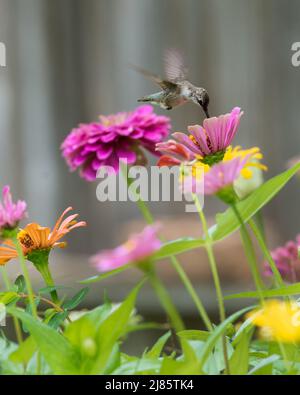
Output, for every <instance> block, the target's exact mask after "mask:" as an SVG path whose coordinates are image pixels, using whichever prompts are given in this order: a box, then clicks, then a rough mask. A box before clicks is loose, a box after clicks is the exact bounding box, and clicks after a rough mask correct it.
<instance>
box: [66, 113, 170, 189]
mask: <svg viewBox="0 0 300 395" xmlns="http://www.w3.org/2000/svg"><path fill="white" fill-rule="evenodd" d="M170 127H171V126H170V120H169V118H168V117H165V116H160V115H156V114H155V113H154V112H153V108H152V107H151V106H149V105H144V106H140V107H138V108H137V109H135V110H134V111H132V112H122V113H118V114H115V115H109V116H100V119H99V121H98V122H93V123H90V124H81V125H79V126H78V127H77V128H75V129H73V130H72V132H71V133H70V134H69V135H68V136H67V138H66V139H65V141H64V142H63V143H62V146H61V150H62V154H63V157H64V158H65V160H66V161H67V164H68V166H69V168H70V170H71V171H75V170H77V169H80V175H81V176H82V177H83V178H84V179H85V180H87V181H94V180H95V179H96V175H97V171H98V169H99V168H100V167H101V166H110V167H111V168H112V169H113V170H114V171H115V172H118V171H119V160H121V159H126V161H127V163H128V164H130V165H133V164H145V161H146V158H145V155H144V153H143V151H142V150H141V148H144V149H146V150H148V151H150V152H151V153H153V154H157V152H156V151H155V145H156V143H158V142H160V141H162V140H163V139H164V138H165V137H166V136H167V135H168V134H169V131H170Z"/></svg>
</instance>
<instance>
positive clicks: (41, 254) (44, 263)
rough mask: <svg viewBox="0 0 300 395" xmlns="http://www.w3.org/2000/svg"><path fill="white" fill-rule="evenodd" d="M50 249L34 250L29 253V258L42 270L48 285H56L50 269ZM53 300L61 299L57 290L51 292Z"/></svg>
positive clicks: (41, 272) (55, 301)
mask: <svg viewBox="0 0 300 395" xmlns="http://www.w3.org/2000/svg"><path fill="white" fill-rule="evenodd" d="M49 254H50V250H49V249H44V250H37V251H33V252H31V253H30V254H29V255H28V260H29V261H30V262H32V263H33V264H34V267H35V268H36V269H37V270H38V271H39V272H40V274H41V275H42V277H43V280H44V281H45V284H46V285H47V287H50V288H52V287H55V283H54V280H53V277H52V274H51V272H50V269H49ZM50 295H51V298H52V301H53V302H54V303H57V302H58V301H59V299H58V296H57V292H56V290H55V289H54V290H52V291H51V292H50Z"/></svg>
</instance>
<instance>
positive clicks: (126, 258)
mask: <svg viewBox="0 0 300 395" xmlns="http://www.w3.org/2000/svg"><path fill="white" fill-rule="evenodd" d="M159 228H160V226H159V225H158V224H155V225H149V226H147V227H146V228H145V229H144V230H143V231H142V232H141V233H139V234H135V235H133V236H132V237H131V238H130V239H129V240H128V241H127V242H126V243H124V244H122V245H120V246H119V247H117V248H115V249H113V250H107V251H102V252H100V253H99V254H97V255H95V256H93V257H92V258H91V263H92V265H94V266H95V267H96V268H97V269H98V270H99V271H100V272H106V271H110V270H114V269H117V268H118V267H120V266H123V265H127V264H129V263H141V262H144V261H146V260H147V258H149V257H150V256H151V255H152V254H154V253H155V252H156V251H158V250H159V249H160V247H161V245H162V243H161V241H160V240H159V238H158V236H157V232H158V230H159Z"/></svg>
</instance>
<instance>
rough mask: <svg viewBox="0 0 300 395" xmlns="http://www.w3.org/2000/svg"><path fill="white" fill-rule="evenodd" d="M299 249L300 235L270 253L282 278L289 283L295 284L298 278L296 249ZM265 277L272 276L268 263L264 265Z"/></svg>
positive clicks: (299, 275)
mask: <svg viewBox="0 0 300 395" xmlns="http://www.w3.org/2000/svg"><path fill="white" fill-rule="evenodd" d="M299 247H300V235H298V236H297V237H296V241H294V240H291V241H288V242H287V243H286V244H285V245H284V246H281V247H277V248H276V249H275V250H273V251H272V252H271V255H272V258H273V260H274V262H275V264H276V266H277V269H278V270H279V272H280V274H281V275H282V277H283V278H284V279H285V280H287V281H291V282H296V281H298V279H299V278H300V259H299V257H298V249H299ZM264 266H265V275H266V276H272V274H273V273H272V270H271V268H270V266H269V264H268V262H265V263H264Z"/></svg>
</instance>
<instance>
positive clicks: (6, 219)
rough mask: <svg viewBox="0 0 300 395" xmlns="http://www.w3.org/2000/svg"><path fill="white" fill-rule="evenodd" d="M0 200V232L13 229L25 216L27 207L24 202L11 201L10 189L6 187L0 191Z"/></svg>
mask: <svg viewBox="0 0 300 395" xmlns="http://www.w3.org/2000/svg"><path fill="white" fill-rule="evenodd" d="M2 200H3V202H2V203H1V202H0V231H3V230H5V229H14V228H16V227H17V226H18V223H19V222H20V221H21V220H22V219H23V218H24V217H25V216H26V208H27V205H26V203H25V202H24V201H22V200H18V201H17V202H16V203H14V202H13V201H12V196H11V193H10V187H9V186H8V185H6V186H5V187H4V188H3V190H2Z"/></svg>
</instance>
